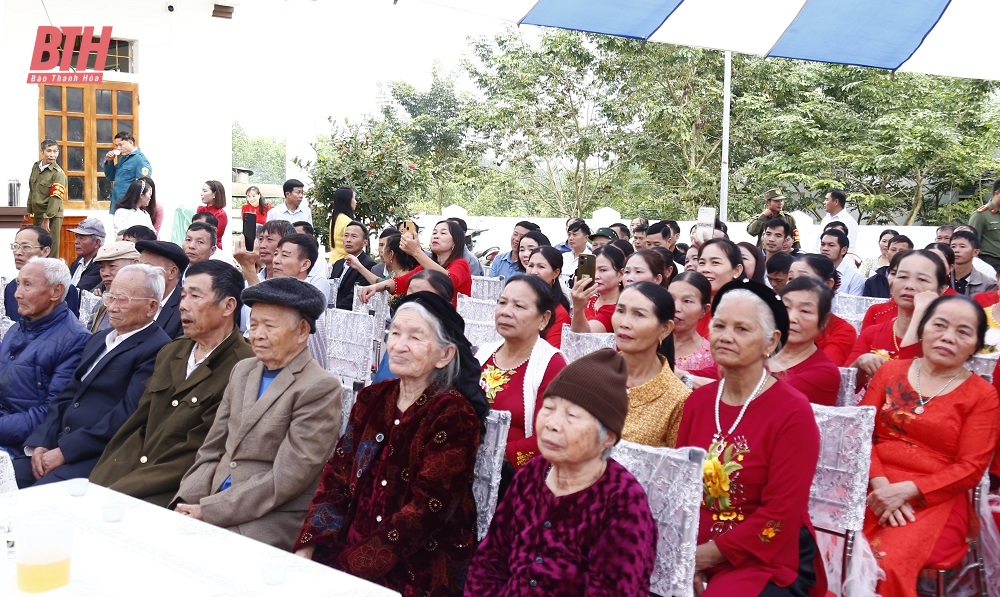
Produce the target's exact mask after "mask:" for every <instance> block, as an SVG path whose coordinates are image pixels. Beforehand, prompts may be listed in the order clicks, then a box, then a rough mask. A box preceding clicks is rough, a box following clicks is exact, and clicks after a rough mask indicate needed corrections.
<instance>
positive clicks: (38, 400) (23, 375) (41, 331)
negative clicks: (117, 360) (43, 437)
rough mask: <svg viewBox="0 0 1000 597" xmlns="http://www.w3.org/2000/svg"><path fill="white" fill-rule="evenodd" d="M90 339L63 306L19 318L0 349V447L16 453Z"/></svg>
mask: <svg viewBox="0 0 1000 597" xmlns="http://www.w3.org/2000/svg"><path fill="white" fill-rule="evenodd" d="M89 337H90V332H88V331H87V330H86V329H85V328H84V327H83V324H82V323H80V320H79V319H77V318H76V317H74V316H73V313H72V312H70V310H69V307H67V306H66V303H65V302H62V303H60V304H59V306H57V307H56V308H55V309H54V310H53V311H52V313H49V314H48V315H46V316H45V317H42V318H39V319H36V320H34V321H28V320H27V319H24V318H21V319H20V321H18V322H17V324H15V325H14V327H12V328H11V329H10V331H8V332H7V335H6V336H5V337H4V339H3V348H0V448H3V449H6V450H8V451H9V452H12V453H22V454H23V447H24V440H25V439H27V437H28V436H29V435H31V432H32V431H34V430H35V427H37V426H38V424H39V423H41V422H42V420H43V419H45V415H46V412H47V411H48V408H49V402H50V401H51V400H53V399H54V398H56V397H58V396H59V394H61V393H62V391H63V390H65V389H66V386H67V385H69V382H70V380H72V379H73V372H74V371H75V370H76V368H77V366H78V365H79V364H80V356H81V355H82V354H83V347H84V345H86V344H87V339H88V338H89Z"/></svg>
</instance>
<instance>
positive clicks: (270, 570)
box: [260, 558, 288, 587]
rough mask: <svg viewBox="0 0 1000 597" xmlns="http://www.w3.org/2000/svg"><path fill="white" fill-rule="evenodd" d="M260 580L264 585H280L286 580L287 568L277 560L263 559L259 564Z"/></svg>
mask: <svg viewBox="0 0 1000 597" xmlns="http://www.w3.org/2000/svg"><path fill="white" fill-rule="evenodd" d="M260 578H261V580H263V581H264V584H265V585H269V586H272V587H273V586H275V585H280V584H281V583H283V582H285V579H286V578H288V567H287V566H286V565H285V563H284V562H282V561H281V560H280V559H278V558H265V559H264V560H263V561H261V563H260Z"/></svg>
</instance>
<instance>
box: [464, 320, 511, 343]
mask: <svg viewBox="0 0 1000 597" xmlns="http://www.w3.org/2000/svg"><path fill="white" fill-rule="evenodd" d="M465 337H466V338H468V339H469V344H472V346H473V347H474V348H478V347H480V346H482V345H483V344H489V343H490V342H500V341H501V340H503V336H501V335H500V333H499V332H497V326H496V324H495V323H493V320H490V321H471V320H466V321H465Z"/></svg>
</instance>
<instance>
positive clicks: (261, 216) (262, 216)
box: [240, 197, 267, 225]
mask: <svg viewBox="0 0 1000 597" xmlns="http://www.w3.org/2000/svg"><path fill="white" fill-rule="evenodd" d="M243 214H255V215H256V216H257V223H258V224H261V225H263V224H266V223H267V203H265V202H264V198H263V197H261V199H260V203H259V204H258V206H257V207H254V206H253V205H250V204H249V203H245V204H243V207H241V208H240V216H241V218H242V216H243Z"/></svg>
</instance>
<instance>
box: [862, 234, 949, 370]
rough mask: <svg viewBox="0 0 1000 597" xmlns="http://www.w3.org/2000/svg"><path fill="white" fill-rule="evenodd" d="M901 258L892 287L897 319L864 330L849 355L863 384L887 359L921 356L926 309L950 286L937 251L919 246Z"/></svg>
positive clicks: (899, 256)
mask: <svg viewBox="0 0 1000 597" xmlns="http://www.w3.org/2000/svg"><path fill="white" fill-rule="evenodd" d="M897 257H898V258H899V262H898V264H897V266H896V273H895V275H894V276H893V278H892V282H891V285H890V289H891V291H892V299H893V300H894V301H895V302H896V305H898V306H899V311H898V312H897V314H896V317H895V318H894V319H892V320H889V321H886V322H884V323H880V324H876V325H873V326H871V327H869V328H867V329H865V330H862V332H861V334H860V335H859V336H858V340H857V341H856V342H855V343H854V350H853V351H851V354H850V356H848V357H847V362H848V363H852V364H851V365H850V366H851V367H857V368H858V385H859V386H861V385H865V384H866V383H867V381H868V379H870V378H871V376H873V375H875V372H876V371H877V370H878V368H879V367H881V366H882V365H883V364H885V363H886V362H887V361H891V360H895V359H912V358H916V357H919V356H921V352H920V342H918V341H917V332H916V329H917V324H918V323H919V322H920V318H921V317H923V314H924V309H926V308H927V306H928V305H929V304H930V303H931V301H932V300H934V299H935V298H937V297H939V296H941V293H942V292H944V290H945V288H947V287H948V274H947V273H946V271H945V265H944V263H943V262H942V261H941V259H940V258H939V257H938V256H937V255H936V254H934V253H932V252H930V251H928V250H926V249H917V250H908V251H905V252H903V253H899V254H898V255H897ZM893 259H895V257H894V258H893ZM890 267H891V266H890Z"/></svg>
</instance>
